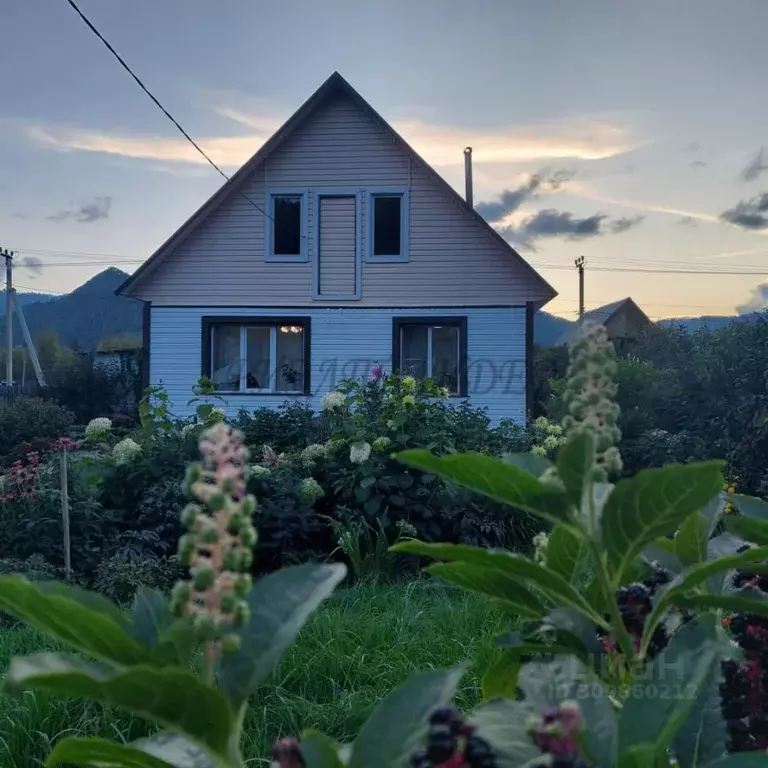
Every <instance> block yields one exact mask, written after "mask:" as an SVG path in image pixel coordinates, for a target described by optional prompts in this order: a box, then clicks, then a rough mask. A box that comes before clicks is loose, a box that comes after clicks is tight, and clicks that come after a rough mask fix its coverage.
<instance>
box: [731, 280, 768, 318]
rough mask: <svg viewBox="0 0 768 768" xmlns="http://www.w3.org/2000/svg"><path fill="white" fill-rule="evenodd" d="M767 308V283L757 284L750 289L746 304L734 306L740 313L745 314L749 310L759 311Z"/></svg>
mask: <svg viewBox="0 0 768 768" xmlns="http://www.w3.org/2000/svg"><path fill="white" fill-rule="evenodd" d="M766 309H768V283H763V284H762V285H758V286H757V287H756V288H754V289H753V290H752V296H750V298H749V300H748V301H747V303H746V304H742V305H741V306H739V307H736V311H737V312H738V313H739V314H740V315H746V314H749V313H750V312H761V311H762V310H766Z"/></svg>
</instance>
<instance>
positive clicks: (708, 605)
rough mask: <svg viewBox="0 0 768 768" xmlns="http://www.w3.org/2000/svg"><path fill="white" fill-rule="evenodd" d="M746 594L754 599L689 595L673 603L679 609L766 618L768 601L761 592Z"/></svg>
mask: <svg viewBox="0 0 768 768" xmlns="http://www.w3.org/2000/svg"><path fill="white" fill-rule="evenodd" d="M747 594H751V595H754V597H747V596H746V595H744V594H734V595H691V596H690V597H679V598H677V599H676V600H675V603H676V604H677V605H679V606H680V607H681V608H690V609H691V610H695V609H698V610H706V609H713V610H721V611H725V612H726V613H754V614H756V615H758V616H768V599H766V598H765V597H764V596H763V593H762V592H759V591H757V590H749V591H748V592H747Z"/></svg>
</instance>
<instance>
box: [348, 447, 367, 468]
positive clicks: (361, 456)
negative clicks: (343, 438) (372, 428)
mask: <svg viewBox="0 0 768 768" xmlns="http://www.w3.org/2000/svg"><path fill="white" fill-rule="evenodd" d="M370 455H371V445H370V443H354V444H353V445H350V446H349V460H350V461H351V462H352V463H353V464H362V463H363V462H364V461H368V457H369V456H370Z"/></svg>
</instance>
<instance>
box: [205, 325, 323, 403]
mask: <svg viewBox="0 0 768 768" xmlns="http://www.w3.org/2000/svg"><path fill="white" fill-rule="evenodd" d="M284 325H285V326H298V327H300V328H301V331H302V361H301V362H302V380H301V387H300V388H299V389H277V332H278V329H279V328H280V327H281V326H284ZM222 326H235V327H236V328H237V329H238V333H239V335H240V338H239V352H240V387H239V388H238V389H217V390H216V392H217V394H225V395H306V390H307V376H308V375H309V371H308V364H309V361H308V360H307V359H306V357H307V355H306V349H307V336H306V334H308V333H309V332H310V329H309V325H308V324H307V322H306V321H304V320H301V321H299V320H288V321H285V320H281V321H279V322H276V323H275V324H274V325H273V324H271V323H265V322H254V323H247V322H243V323H227V322H222V323H216V322H213V323H211V325H210V326H209V328H210V331H209V333H210V338H209V340H208V343H209V350H208V351H209V360H210V363H209V366H208V368H209V370H208V371H207V372H206V373H205V374H204V375H206V376H208V377H212V376H213V361H214V360H215V353H216V349H215V338H216V328H217V327H222ZM251 328H268V329H269V387H248V330H249V329H251Z"/></svg>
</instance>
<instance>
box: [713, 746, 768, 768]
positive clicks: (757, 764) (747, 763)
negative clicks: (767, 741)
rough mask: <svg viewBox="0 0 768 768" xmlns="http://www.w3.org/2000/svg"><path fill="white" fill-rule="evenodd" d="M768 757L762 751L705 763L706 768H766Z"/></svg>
mask: <svg viewBox="0 0 768 768" xmlns="http://www.w3.org/2000/svg"><path fill="white" fill-rule="evenodd" d="M767 765H768V755H766V753H765V750H764V749H760V750H755V751H754V752H738V753H737V754H735V755H726V756H725V757H721V758H720V759H719V760H714V761H713V762H711V763H707V765H706V768H766V766H767Z"/></svg>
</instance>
